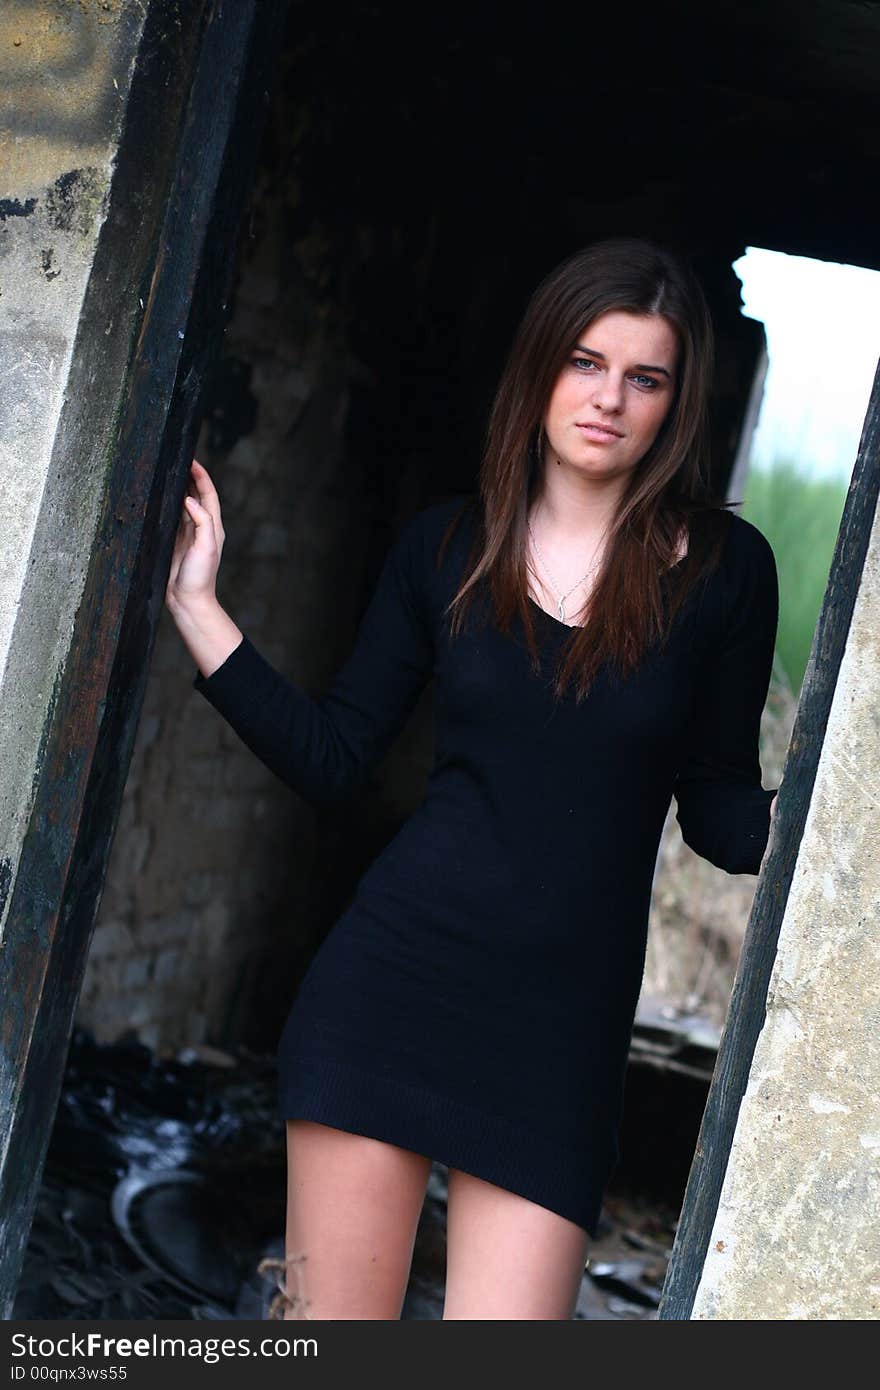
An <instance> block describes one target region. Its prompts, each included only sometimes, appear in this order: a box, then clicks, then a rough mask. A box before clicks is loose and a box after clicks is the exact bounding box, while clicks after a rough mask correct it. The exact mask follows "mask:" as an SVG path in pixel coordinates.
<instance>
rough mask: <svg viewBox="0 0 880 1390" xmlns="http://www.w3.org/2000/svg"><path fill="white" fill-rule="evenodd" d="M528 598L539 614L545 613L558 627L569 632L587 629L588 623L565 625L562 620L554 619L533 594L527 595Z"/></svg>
mask: <svg viewBox="0 0 880 1390" xmlns="http://www.w3.org/2000/svg"><path fill="white" fill-rule="evenodd" d="M526 598H527V599H528V601H529V603H530V604H531V605H532V607H533V608H537V610H538V612H539V613H543V614H544V617H545V618H549V619H550V621H551V623H555V624H556V626H557V627H564V628H565V629H566V631H567V632H573V631H574V629H575V628H578V627H586V623H564V622H563V621H562V619H561V618H554V616H553V614H552V613H548V612H547V609H546V608H544V607H543V606H542V605H541V604H540V603H538V600H537V599H534V598H532V596H531V594H526Z"/></svg>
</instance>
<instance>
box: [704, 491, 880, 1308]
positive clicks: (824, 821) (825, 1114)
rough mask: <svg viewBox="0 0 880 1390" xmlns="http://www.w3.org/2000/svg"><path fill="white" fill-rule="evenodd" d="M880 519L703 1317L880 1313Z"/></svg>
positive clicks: (715, 1235) (731, 1170)
mask: <svg viewBox="0 0 880 1390" xmlns="http://www.w3.org/2000/svg"><path fill="white" fill-rule="evenodd" d="M878 683H880V513H878V515H877V516H876V517H875V519H874V525H873V532H872V536H871V542H870V548H869V551H868V555H867V559H866V563H865V569H864V574H863V576H862V582H861V586H860V588H859V592H858V596H857V599H856V606H855V611H854V613H853V619H852V626H851V629H850V633H849V638H848V642H847V646H846V651H845V654H844V657H843V663H842V665H841V669H840V676H839V679H838V683H837V688H836V691H835V695H834V701H833V705H832V710H831V717H830V720H829V723H828V728H827V732H826V734H825V740H824V744H823V747H822V753H821V758H820V762H819V768H818V775H817V778H816V784H815V790H814V793H813V798H812V801H811V804H810V809H809V813H808V816H807V821H806V826H805V829H804V835H803V838H802V841H801V844H800V848H799V853H798V860H797V864H796V868H795V874H794V880H793V883H792V887H791V892H790V895H789V898H788V903H787V906H786V911H785V916H784V919H783V923H782V929H781V933H780V938H779V947H778V954H777V957H776V961H775V964H774V969H773V975H772V978H771V984H770V990H769V994H768V999H767V1017H766V1021H765V1024H764V1027H763V1030H762V1032H761V1034H760V1037H759V1040H758V1045H757V1048H756V1051H755V1056H754V1062H753V1065H752V1069H751V1073H750V1078H749V1084H748V1088H747V1090H746V1093H745V1096H744V1097H743V1102H742V1105H741V1108H740V1113H739V1119H738V1123H737V1128H736V1134H735V1138H734V1144H733V1147H732V1150H731V1155H730V1161H729V1164H728V1168H727V1174H726V1178H725V1182H724V1186H723V1189H722V1194H721V1202H720V1205H719V1209H718V1213H717V1217H716V1220H715V1225H714V1228H713V1231H712V1236H711V1240H710V1243H709V1253H708V1256H707V1259H706V1263H705V1266H704V1269H703V1274H702V1279H701V1282H700V1285H699V1288H698V1291H697V1297H696V1300H695V1304H694V1310H693V1317H694V1318H730V1319H753V1318H772V1319H777V1320H782V1319H816V1318H819V1319H875V1318H877V1317H878V1316H880V1222H878V1220H877V1213H878V1211H880V1049H878V1047H877V1039H878V1037H880V815H878V800H880V796H878V787H880V701H878Z"/></svg>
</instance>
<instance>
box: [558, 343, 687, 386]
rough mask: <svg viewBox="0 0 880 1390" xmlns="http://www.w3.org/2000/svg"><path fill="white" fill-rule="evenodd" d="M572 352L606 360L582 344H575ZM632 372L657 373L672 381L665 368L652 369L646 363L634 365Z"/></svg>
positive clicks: (601, 354) (600, 354)
mask: <svg viewBox="0 0 880 1390" xmlns="http://www.w3.org/2000/svg"><path fill="white" fill-rule="evenodd" d="M574 350H575V352H587V353H589V355H590V356H591V357H601V359H602V361H603V362H606V361H607V360H608V359H607V358H606V356H605V354H604V352H597V351H596V349H595V348H588V347H584V345H583V343H577V344H576V345H575V349H574ZM633 370H634V371H637V372H659V373H660V375H661V376H665V377H667V378H668V379H669V380H670V381H671V380H672V373H671V372H670V371H669V370H668V369H667V368H666V367H652V366H650V365H649V364H648V363H647V362H636V363H634V366H633Z"/></svg>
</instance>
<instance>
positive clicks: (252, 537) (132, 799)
mask: <svg viewBox="0 0 880 1390" xmlns="http://www.w3.org/2000/svg"><path fill="white" fill-rule="evenodd" d="M270 184H271V171H270V170H268V169H267V170H265V171H264V173H263V176H262V177H261V181H260V184H259V186H258V189H257V193H256V196H255V200H254V206H255V212H254V215H253V218H252V219H251V222H250V224H249V234H248V235H247V236H246V238H245V241H244V247H243V251H242V259H241V271H240V277H239V283H238V288H237V292H236V300H235V307H234V311H233V313H232V317H231V320H230V323H229V326H228V329H227V332H226V337H225V342H224V360H223V363H222V364H221V368H220V371H219V373H218V378H217V381H216V383H215V387H214V390H213V392H212V395H211V397H210V398H209V401H208V418H207V420H206V423H205V426H204V428H203V430H202V435H201V438H200V442H199V448H198V457H199V458H200V459H201V461H202V462H203V463H204V464H205V465H206V467H207V468H208V470H209V472H210V473H211V475H212V477H213V479H214V482H215V484H216V486H217V488H218V492H219V495H220V501H221V507H222V511H223V518H224V525H225V528H226V533H227V540H226V545H225V549H224V555H223V560H222V565H221V570H220V575H219V582H218V592H219V595H220V598H221V601H222V602H223V603H224V604H225V605H226V607H227V608H228V610H229V612H230V613H231V614H232V615H233V616H234V617H235V619H236V621H237V622H238V624H239V626H240V627H241V628H242V629H243V630H244V631H245V632H247V634H248V636H249V637H250V638H251V640H252V641H254V642H255V643H256V644H257V646H258V647H259V648H260V650H261V651H262V652H264V653H265V655H266V656H267V657H268V658H269V660H271V661H273V662H275V663H276V664H277V665H278V666H279V667H280V668H281V669H283V670H284V671H285V672H286V673H287V674H288V675H289V676H290V677H291V678H292V679H294V680H295V681H297V683H298V684H300V685H301V686H303V687H304V688H306V689H309V690H318V689H320V688H323V686H324V685H325V684H326V683H327V682H328V681H329V679H330V678H331V676H332V674H333V671H334V670H335V669H336V667H337V666H338V665H339V663H340V662H341V660H342V659H343V657H344V654H345V652H346V651H347V649H348V647H349V645H350V642H351V638H352V636H353V633H354V631H355V628H356V623H357V619H358V616H359V608H360V605H361V604H362V602H363V598H364V592H365V588H366V587H368V586H369V581H370V577H371V574H372V568H374V567H375V564H376V562H377V559H378V556H379V551H380V549H381V546H382V545H383V544H384V543H385V542H386V540H387V529H388V527H389V526H391V525H393V524H394V521H395V518H394V514H393V509H392V507H390V506H389V501H388V499H387V498H386V497H384V496H382V495H381V494H377V492H376V490H375V488H373V489H372V490H370V489H369V488H368V484H367V481H366V480H365V476H364V474H365V467H364V466H363V465H362V464H361V463H359V461H358V458H357V457H356V456H353V454H352V451H351V450H348V451H346V448H345V440H344V426H345V424H346V420H347V415H348V410H349V398H350V387H349V381H350V375H351V373H352V372H353V371H355V370H356V364H354V363H353V361H352V358H351V354H350V353H349V351H348V350H347V348H346V344H345V341H344V336H343V333H342V330H341V328H340V327H339V326H338V325H335V324H334V322H333V321H332V317H329V316H328V315H327V314H326V313H324V312H323V311H322V310H321V308H320V306H318V305H316V303H315V301H314V298H313V296H312V292H311V290H310V287H309V285H308V284H307V283H306V282H305V280H304V279H303V277H302V275H301V274H300V273H299V271H298V267H297V262H296V258H295V257H294V256H293V255H292V254H288V251H287V249H286V248H285V246H284V223H285V206H284V200H283V198H281V197H277V198H273V194H272V190H271V186H270ZM257 209H258V210H257ZM405 477H406V475H405V474H404V475H403V476H402V479H401V481H402V483H403V482H405ZM391 500H392V502H393V499H391ZM380 504H381V507H382V512H383V515H382V518H381V522H377V517H376V508H377V506H378V505H380ZM371 567H372V568H371ZM194 673H195V667H194V665H193V663H192V661H191V660H190V658H189V655H188V653H187V651H186V649H185V647H184V646H183V643H182V641H181V640H180V638H179V636H178V634H177V631H176V628H175V627H174V624H173V622H172V621H171V618H170V616H169V615H168V613H167V611H165V612H164V613H163V619H162V623H161V627H160V631H159V633H158V637H157V642H156V648H155V654H154V659H153V663H152V667H151V675H150V682H149V686H148V690H147V694H146V699H145V703H144V709H143V715H142V719H141V722H140V725H139V730H138V737H137V742H136V746H135V751H134V756H133V759H132V763H131V769H130V773H129V776H128V780H127V784H126V789H125V796H124V801H123V805H122V813H121V816H120V820H119V824H118V828H117V831H116V836H115V840H114V844H113V849H112V853H111V858H110V863H109V870H108V874H107V879H106V883H105V888H104V893H103V898H102V902H101V907H100V911H99V916H98V920H97V924H96V929H95V935H94V939H93V945H92V949H91V954H90V960H89V966H88V970H87V974H86V979H85V982H84V988H83V992H82V996H81V1001H80V1007H79V1015H78V1021H79V1022H80V1023H81V1024H83V1025H85V1026H87V1027H88V1028H90V1029H92V1030H93V1031H94V1032H95V1034H96V1035H97V1036H98V1037H99V1038H101V1039H108V1040H109V1039H112V1038H116V1037H118V1036H120V1035H121V1034H123V1033H124V1032H126V1031H127V1030H130V1029H134V1030H136V1031H137V1033H138V1034H139V1036H140V1037H141V1038H142V1040H143V1041H145V1042H147V1043H149V1044H150V1045H154V1046H160V1047H164V1048H173V1047H177V1046H179V1045H182V1044H185V1043H198V1042H201V1041H204V1040H209V1041H213V1042H216V1043H223V1042H228V1041H230V1040H242V1039H244V1040H247V1041H248V1042H250V1043H251V1044H252V1045H256V1046H262V1047H271V1046H273V1044H274V1038H275V1033H276V1032H277V1026H278V1020H279V1019H280V1018H281V1017H282V1014H283V1010H284V1009H285V1008H286V1006H287V1001H288V1000H289V999H292V996H293V993H294V988H295V983H296V981H297V979H298V978H299V975H300V974H301V972H302V969H303V968H304V966H305V964H306V962H307V959H308V957H309V955H310V952H311V950H312V949H313V947H314V945H315V944H316V940H317V939H318V938H319V937H320V934H321V932H322V931H323V930H325V929H326V927H327V925H328V924H329V921H330V920H331V918H332V916H333V913H334V911H335V910H336V908H338V906H339V905H340V904H341V902H342V900H343V898H344V896H345V893H346V891H347V888H348V887H349V885H350V883H351V880H352V876H353V874H354V873H355V872H356V869H357V866H358V864H359V863H360V862H361V858H359V853H360V855H361V856H362V855H363V854H365V853H367V852H368V847H364V848H363V849H362V850H361V849H359V841H358V826H359V825H360V827H361V830H363V824H364V822H363V819H361V820H358V815H359V812H358V806H357V803H355V805H354V808H353V809H352V810H342V811H339V812H333V813H326V812H321V813H316V812H314V811H313V809H312V808H311V807H310V806H309V805H307V803H305V802H304V801H303V800H302V799H301V798H300V797H299V796H297V795H296V794H294V793H293V792H291V791H289V790H288V789H287V788H286V787H285V786H284V785H283V784H282V783H281V782H280V781H278V780H277V779H276V778H275V777H274V776H273V774H271V773H270V772H269V771H268V769H266V768H265V767H263V765H262V764H261V763H259V762H258V760H257V759H256V758H254V757H253V755H252V754H251V753H250V752H249V751H248V750H247V749H246V748H245V747H244V746H243V745H242V744H241V743H240V741H239V740H238V738H237V737H236V735H235V734H234V733H233V732H232V730H231V729H230V728H229V727H228V726H227V725H226V724H225V723H224V721H223V720H222V719H221V718H220V717H219V715H217V713H216V712H215V711H214V710H213V709H212V708H211V706H210V705H209V704H208V703H207V701H205V700H204V699H203V698H202V697H201V696H200V695H199V694H198V693H197V692H196V691H194V690H193V689H192V677H193V675H194ZM407 747H408V745H407V744H406V742H405V741H404V744H403V752H402V754H401V752H400V751H399V750H398V752H397V754H396V762H395V766H396V769H397V770H396V773H395V775H394V776H393V777H392V778H389V782H391V781H393V783H394V785H395V787H396V788H397V794H398V795H399V790H400V775H401V765H400V764H401V757H402V758H403V762H404V763H406V762H407V751H406V750H407ZM416 771H418V769H416ZM405 781H406V778H405V776H404V784H405ZM389 794H390V793H389ZM372 812H373V815H374V817H376V818H377V824H376V829H375V831H374V833H377V834H380V835H381V833H382V828H383V826H382V799H381V794H380V795H379V798H378V800H374V802H373V805H372ZM352 817H354V820H352Z"/></svg>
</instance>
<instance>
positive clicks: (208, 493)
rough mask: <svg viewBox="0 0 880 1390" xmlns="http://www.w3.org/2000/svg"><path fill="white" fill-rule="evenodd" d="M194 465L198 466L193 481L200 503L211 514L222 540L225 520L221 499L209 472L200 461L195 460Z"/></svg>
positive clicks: (216, 530)
mask: <svg viewBox="0 0 880 1390" xmlns="http://www.w3.org/2000/svg"><path fill="white" fill-rule="evenodd" d="M193 463H194V464H196V465H197V467H196V469H195V473H194V476H193V478H192V481H194V482H195V486H196V493H197V497H198V501H199V502H200V503H201V505H202V506H203V507H205V508H206V509H207V510H208V511H209V512H210V514H211V518H212V520H213V522H214V531H215V533H216V534H217V536H218V538H220V537H222V536H223V534H224V531H223V518H222V515H221V512H220V498H219V497H218V495H217V489H216V488H215V487H214V484H213V483H212V482H211V479H210V477H209V475H208V470H207V469H206V468H203V467H202V465H201V464H200V463H199V462H198V459H193Z"/></svg>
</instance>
